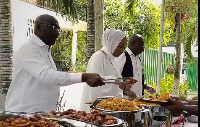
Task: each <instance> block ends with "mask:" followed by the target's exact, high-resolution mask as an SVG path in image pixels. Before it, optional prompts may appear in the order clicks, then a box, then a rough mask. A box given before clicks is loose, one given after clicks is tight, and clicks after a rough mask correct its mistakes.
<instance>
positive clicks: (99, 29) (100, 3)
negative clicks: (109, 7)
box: [94, 0, 104, 51]
mask: <svg viewBox="0 0 200 127" xmlns="http://www.w3.org/2000/svg"><path fill="white" fill-rule="evenodd" d="M94 8H95V51H97V50H99V49H101V47H102V45H101V41H102V35H103V30H104V29H103V28H104V19H103V18H104V13H103V12H104V0H95V2H94Z"/></svg>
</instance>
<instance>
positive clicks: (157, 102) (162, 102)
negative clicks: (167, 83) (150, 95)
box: [139, 98, 169, 106]
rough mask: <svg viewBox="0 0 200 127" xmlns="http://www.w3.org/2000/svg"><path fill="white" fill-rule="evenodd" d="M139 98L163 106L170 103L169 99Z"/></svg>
mask: <svg viewBox="0 0 200 127" xmlns="http://www.w3.org/2000/svg"><path fill="white" fill-rule="evenodd" d="M139 100H140V101H143V102H147V103H154V104H159V105H161V106H163V105H168V104H169V102H167V101H157V100H151V99H145V98H140V99H139Z"/></svg>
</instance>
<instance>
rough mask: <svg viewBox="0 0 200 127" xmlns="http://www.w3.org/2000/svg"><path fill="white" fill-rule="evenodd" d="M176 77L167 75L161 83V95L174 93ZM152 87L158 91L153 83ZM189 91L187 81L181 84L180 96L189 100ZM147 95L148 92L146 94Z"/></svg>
mask: <svg viewBox="0 0 200 127" xmlns="http://www.w3.org/2000/svg"><path fill="white" fill-rule="evenodd" d="M173 83H174V75H171V74H165V77H164V78H162V79H161V81H160V94H163V93H172V92H173ZM150 86H152V87H153V88H155V89H156V87H157V86H156V84H155V83H153V82H151V83H150ZM188 89H189V83H188V82H187V81H186V82H184V83H183V84H181V83H180V84H179V96H180V97H182V98H185V99H186V98H187V90H188ZM145 93H146V94H147V95H148V93H147V91H146V92H145Z"/></svg>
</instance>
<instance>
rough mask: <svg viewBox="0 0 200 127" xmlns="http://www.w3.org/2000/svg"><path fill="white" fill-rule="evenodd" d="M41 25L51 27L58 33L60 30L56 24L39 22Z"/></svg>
mask: <svg viewBox="0 0 200 127" xmlns="http://www.w3.org/2000/svg"><path fill="white" fill-rule="evenodd" d="M41 24H42V25H45V26H48V27H51V28H52V30H53V31H58V32H59V33H60V32H61V30H60V28H59V27H58V26H55V25H49V24H45V23H41Z"/></svg>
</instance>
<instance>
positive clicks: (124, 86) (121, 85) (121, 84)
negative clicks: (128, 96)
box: [118, 83, 132, 91]
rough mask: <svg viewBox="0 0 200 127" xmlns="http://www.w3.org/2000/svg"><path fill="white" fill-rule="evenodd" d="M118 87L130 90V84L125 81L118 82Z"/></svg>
mask: <svg viewBox="0 0 200 127" xmlns="http://www.w3.org/2000/svg"><path fill="white" fill-rule="evenodd" d="M118 85H119V88H120V89H122V90H127V91H130V89H131V86H132V85H128V84H126V83H118Z"/></svg>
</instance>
